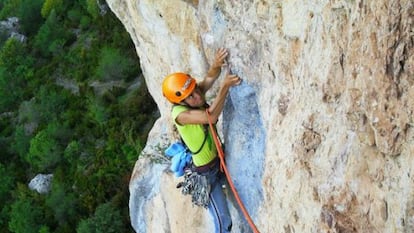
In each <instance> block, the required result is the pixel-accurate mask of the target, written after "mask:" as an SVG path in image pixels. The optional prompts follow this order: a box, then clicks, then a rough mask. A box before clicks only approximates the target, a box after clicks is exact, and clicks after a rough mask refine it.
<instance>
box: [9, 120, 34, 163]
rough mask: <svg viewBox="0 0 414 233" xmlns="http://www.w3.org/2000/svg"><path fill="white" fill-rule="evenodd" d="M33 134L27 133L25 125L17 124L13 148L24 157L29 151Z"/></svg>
mask: <svg viewBox="0 0 414 233" xmlns="http://www.w3.org/2000/svg"><path fill="white" fill-rule="evenodd" d="M31 138H32V137H31V136H30V135H27V134H26V131H25V129H24V126H17V127H16V130H15V131H14V135H13V143H12V145H11V149H12V151H13V152H14V153H16V154H17V155H19V157H20V158H24V157H25V156H26V154H27V153H28V152H29V148H30V140H31Z"/></svg>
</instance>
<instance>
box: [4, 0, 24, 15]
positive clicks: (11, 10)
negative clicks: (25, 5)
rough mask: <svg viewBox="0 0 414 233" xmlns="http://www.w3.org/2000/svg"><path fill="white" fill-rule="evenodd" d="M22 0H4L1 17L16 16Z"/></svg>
mask: <svg viewBox="0 0 414 233" xmlns="http://www.w3.org/2000/svg"><path fill="white" fill-rule="evenodd" d="M21 2H22V0H3V1H2V3H1V7H0V19H2V20H4V19H6V18H7V17H10V16H16V15H17V13H18V9H19V8H20V5H21V4H22V3H21Z"/></svg>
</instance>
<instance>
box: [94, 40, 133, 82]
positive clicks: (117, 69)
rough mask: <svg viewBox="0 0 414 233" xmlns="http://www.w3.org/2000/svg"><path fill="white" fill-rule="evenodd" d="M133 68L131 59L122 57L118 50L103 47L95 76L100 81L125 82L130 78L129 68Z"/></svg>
mask: <svg viewBox="0 0 414 233" xmlns="http://www.w3.org/2000/svg"><path fill="white" fill-rule="evenodd" d="M133 66H134V62H133V61H132V59H130V58H128V57H125V56H123V55H122V54H121V51H120V50H119V49H117V48H110V47H103V48H102V50H101V51H100V55H99V63H98V66H97V68H96V71H95V75H96V77H97V78H98V79H99V80H102V81H109V80H125V79H126V78H127V77H128V76H131V73H130V68H131V67H133Z"/></svg>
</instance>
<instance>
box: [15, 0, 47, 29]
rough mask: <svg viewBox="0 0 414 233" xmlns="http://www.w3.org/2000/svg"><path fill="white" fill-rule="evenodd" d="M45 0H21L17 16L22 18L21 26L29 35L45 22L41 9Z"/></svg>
mask: <svg viewBox="0 0 414 233" xmlns="http://www.w3.org/2000/svg"><path fill="white" fill-rule="evenodd" d="M43 1H44V0H21V4H19V8H18V9H19V11H18V13H17V16H18V17H19V19H20V21H19V22H20V28H21V29H22V31H23V33H24V34H25V35H27V36H31V35H34V34H35V33H36V32H37V30H38V29H39V27H40V25H42V24H43V18H42V16H41V14H40V11H41V9H42V6H43Z"/></svg>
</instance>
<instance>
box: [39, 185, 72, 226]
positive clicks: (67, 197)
mask: <svg viewBox="0 0 414 233" xmlns="http://www.w3.org/2000/svg"><path fill="white" fill-rule="evenodd" d="M63 184H64V183H62V181H59V180H56V179H54V180H53V185H52V190H51V192H50V194H49V195H48V197H47V199H46V205H47V206H48V207H49V208H50V209H52V210H53V213H54V217H55V220H56V222H58V224H59V225H64V224H68V223H71V222H73V220H74V219H75V216H76V207H77V204H76V197H75V195H74V194H73V193H71V192H69V191H68V190H66V189H67V187H65V186H64V185H63Z"/></svg>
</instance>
